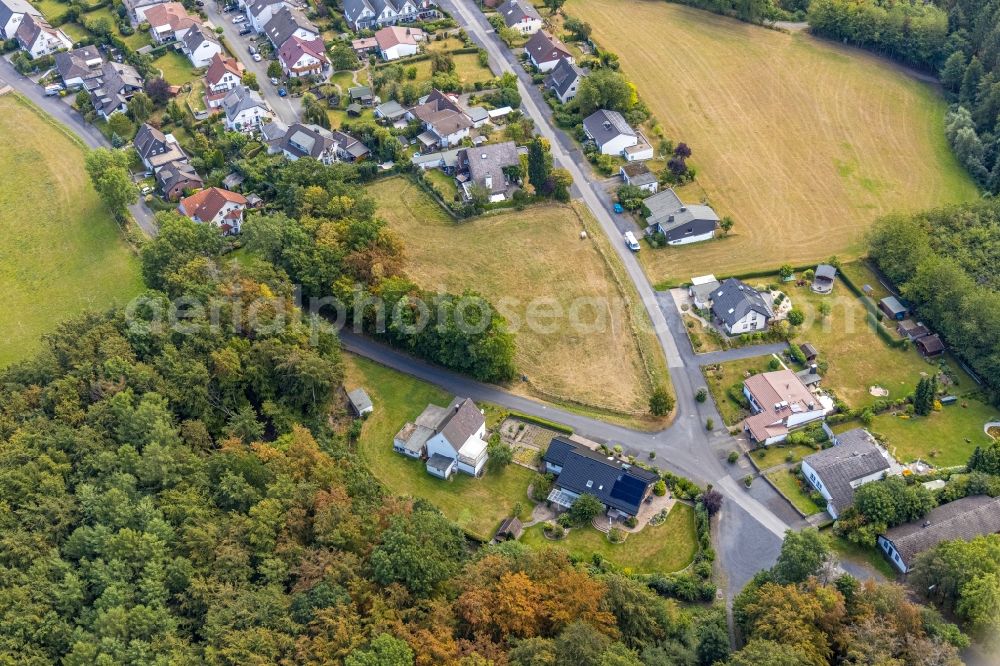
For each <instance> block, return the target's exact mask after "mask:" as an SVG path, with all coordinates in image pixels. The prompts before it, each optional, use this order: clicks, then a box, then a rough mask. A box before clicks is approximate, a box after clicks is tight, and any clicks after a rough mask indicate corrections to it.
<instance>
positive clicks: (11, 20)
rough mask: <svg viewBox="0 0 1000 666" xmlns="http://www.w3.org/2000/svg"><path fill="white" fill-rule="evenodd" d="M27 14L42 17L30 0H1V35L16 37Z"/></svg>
mask: <svg viewBox="0 0 1000 666" xmlns="http://www.w3.org/2000/svg"><path fill="white" fill-rule="evenodd" d="M25 16H35V17H37V18H41V17H42V13H41V12H40V11H38V10H37V9H35V7H34V6H33V5H32V4H31V3H30V2H28V0H0V37H2V38H3V39H14V36H15V35H16V34H17V28H18V26H20V25H21V21H23V20H24V17H25Z"/></svg>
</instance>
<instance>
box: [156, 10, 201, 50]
mask: <svg viewBox="0 0 1000 666" xmlns="http://www.w3.org/2000/svg"><path fill="white" fill-rule="evenodd" d="M146 22H147V23H149V34H150V36H152V38H153V41H155V42H156V43H157V44H164V43H166V42H172V41H179V40H181V39H184V35H186V34H187V31H188V30H190V29H191V28H193V27H194V26H196V25H198V21H197V20H195V19H194V17H192V16H191V15H190V14H188V13H187V10H186V9H184V5H182V4H181V3H179V2H165V3H163V4H162V5H153V6H152V7H150V8H149V9H147V10H146Z"/></svg>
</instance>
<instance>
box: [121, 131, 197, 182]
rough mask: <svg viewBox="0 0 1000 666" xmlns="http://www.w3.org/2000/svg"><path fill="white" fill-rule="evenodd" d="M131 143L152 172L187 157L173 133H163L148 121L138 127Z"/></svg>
mask: <svg viewBox="0 0 1000 666" xmlns="http://www.w3.org/2000/svg"><path fill="white" fill-rule="evenodd" d="M132 145H133V146H135V152H137V153H138V154H139V159H141V160H142V163H143V164H144V165H145V166H146V169H147V170H149V171H152V172H154V173H155V172H157V171H159V170H160V168H161V167H163V166H165V165H167V164H169V163H170V162H173V161H175V160H186V159H187V155H185V154H184V150H183V149H182V148H181V146H180V144H179V143H177V139H175V138H174V135H173V134H164V133H163V132H161V131H160V130H158V129H157V128H155V127H153V126H152V125H150V124H149V123H143V125H142V127H140V128H139V131H138V132H136V134H135V139H133V140H132Z"/></svg>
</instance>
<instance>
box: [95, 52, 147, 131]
mask: <svg viewBox="0 0 1000 666" xmlns="http://www.w3.org/2000/svg"><path fill="white" fill-rule="evenodd" d="M94 85H96V86H97V87H96V88H95V89H94V91H93V92H92V93H91V96H90V99H91V102H93V104H94V110H96V111H97V113H99V114H100V116H101V117H102V118H104V120H107V119H108V118H110V117H111V116H112V115H113V114H115V113H124V112H125V111H127V110H128V101H129V100H130V99H132V97H133V96H135V94H136V93H137V92H139V91H140V90H142V86H143V81H142V77H141V76H139V72H138V71H137V70H136V69H135V67H133V66H132V65H124V64H121V63H117V62H106V63H104V64H103V65H101V76H100V77H98V78H97V79H96V80H95V82H94Z"/></svg>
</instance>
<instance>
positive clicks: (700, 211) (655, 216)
mask: <svg viewBox="0 0 1000 666" xmlns="http://www.w3.org/2000/svg"><path fill="white" fill-rule="evenodd" d="M642 203H643V205H644V206H645V208H646V211H647V213H648V214H647V215H646V224H647V225H648V227H647V228H646V233H647V234H663V235H664V237H666V239H667V244H668V245H687V244H688V243H698V242H701V241H706V240H709V239H711V238H713V237H714V236H715V230H716V229H717V228H718V226H719V216H718V215H717V214H716V213H715V211H714V210H712V208H711V206H705V205H703V204H684V203H681V200H680V198H678V196H677V193H676V192H674V190H673V189H672V188H669V187H668V188H667V189H665V190H663V191H662V192H659V193H657V194H654V195H653V196H651V197H649V198H647V199H644V200H643V202H642Z"/></svg>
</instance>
